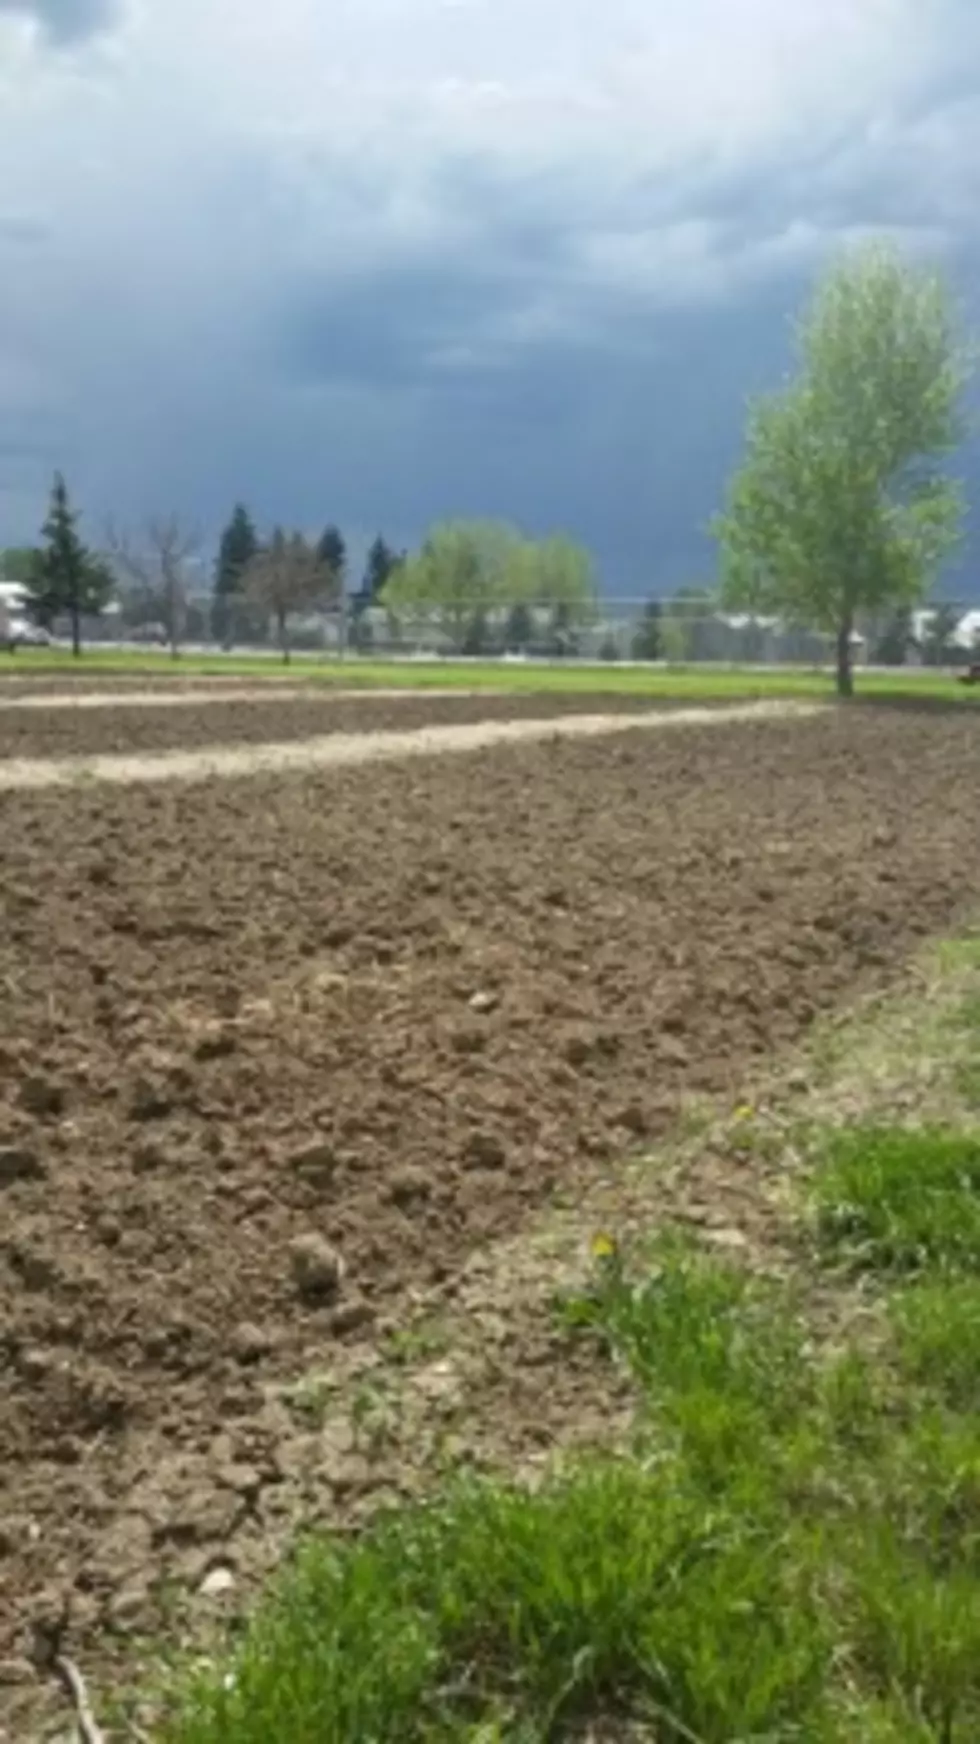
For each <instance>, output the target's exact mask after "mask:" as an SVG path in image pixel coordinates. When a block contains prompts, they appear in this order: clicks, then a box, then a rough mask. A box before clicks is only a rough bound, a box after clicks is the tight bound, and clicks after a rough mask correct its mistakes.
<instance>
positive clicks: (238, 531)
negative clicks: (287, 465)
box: [211, 503, 261, 642]
mask: <svg viewBox="0 0 980 1744" xmlns="http://www.w3.org/2000/svg"><path fill="white" fill-rule="evenodd" d="M260 549H261V547H260V545H259V536H258V534H257V532H256V531H255V523H254V522H253V520H252V517H251V515H250V514H249V512H248V510H247V508H246V507H245V505H244V503H236V504H235V507H234V510H233V511H232V516H231V520H230V521H229V522H228V525H227V527H226V528H225V530H224V532H223V533H222V535H221V543H220V545H219V546H218V560H217V563H216V564H215V571H214V603H213V607H212V612H211V628H212V631H213V633H214V635H215V636H216V637H217V638H218V640H219V641H221V642H224V641H226V640H227V639H228V637H229V635H230V634H231V631H232V628H233V620H234V612H233V604H234V601H235V600H236V598H238V597H240V596H241V593H242V580H243V577H244V574H245V571H246V569H247V568H248V566H249V564H250V563H251V562H252V560H253V558H255V557H257V556H258V554H259V551H260Z"/></svg>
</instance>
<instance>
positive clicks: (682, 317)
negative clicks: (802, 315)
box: [0, 0, 980, 594]
mask: <svg viewBox="0 0 980 1744" xmlns="http://www.w3.org/2000/svg"><path fill="white" fill-rule="evenodd" d="M882 230H885V231H888V232H889V233H891V234H893V235H896V236H898V237H899V238H900V239H902V240H903V241H905V242H907V244H908V246H909V247H910V248H914V249H917V250H921V251H924V252H926V253H931V254H933V255H937V256H940V257H942V258H944V259H945V260H946V261H947V262H948V264H949V266H950V269H951V270H952V271H953V272H954V273H955V274H956V275H957V276H958V278H959V280H960V282H961V283H962V285H963V287H964V290H967V291H968V289H969V263H970V262H971V260H972V261H974V262H976V261H978V260H980V249H978V247H977V243H978V240H980V237H978V231H980V6H978V4H977V0H683V4H681V3H680V0H604V3H603V4H601V5H597V4H596V3H595V0H274V3H267V0H0V544H2V543H7V542H10V541H13V540H16V539H20V538H27V537H32V536H33V535H34V532H35V530H36V526H37V523H38V521H39V519H40V518H41V516H42V514H43V509H44V499H45V494H46V490H47V487H48V484H49V482H50V475H51V472H52V470H53V469H54V467H56V466H60V467H62V468H63V469H64V470H65V472H66V473H67V475H68V479H69V485H70V487H71V488H72V489H73V491H74V493H75V494H76V495H77V497H78V499H79V501H80V503H81V505H82V506H83V507H84V509H85V510H86V525H87V527H88V528H89V531H90V534H92V535H93V536H95V535H97V532H98V528H99V525H100V523H101V519H102V517H103V516H104V515H105V514H106V513H107V512H109V511H110V510H111V511H114V512H115V514H116V515H117V517H118V518H121V519H122V520H127V519H131V520H135V519H136V518H138V517H139V516H140V515H141V514H143V513H146V512H152V511H163V510H170V509H174V508H175V509H178V510H179V511H181V512H182V513H183V514H186V515H187V516H188V517H189V518H190V519H192V520H194V521H196V522H197V523H198V524H199V525H200V526H201V527H202V529H204V530H206V531H207V532H208V533H209V534H210V533H213V532H215V531H216V530H217V529H218V527H219V526H220V524H221V523H222V521H223V520H224V519H226V517H227V513H228V510H229V509H230V507H231V505H232V503H233V501H234V500H235V499H236V498H238V497H242V498H244V499H245V500H246V501H247V502H248V503H249V504H250V505H251V506H252V507H253V508H254V511H255V513H256V515H257V516H258V518H259V519H260V521H263V522H268V521H271V520H272V519H281V520H284V521H288V522H291V523H296V524H299V525H303V526H307V527H310V528H313V527H315V526H318V525H320V524H322V523H323V522H324V521H326V520H330V519H336V520H337V521H339V522H340V524H341V525H342V526H343V527H344V528H345V530H347V531H349V532H350V533H351V534H352V536H353V538H354V542H355V544H358V543H360V541H361V540H362V539H364V538H365V537H366V536H368V535H369V534H371V533H373V532H374V531H375V530H376V529H377V528H379V527H380V528H382V529H383V530H384V531H385V532H386V533H387V534H388V535H389V537H390V538H392V539H394V540H397V541H399V542H401V543H409V542H412V541H414V540H415V539H416V538H417V537H418V536H419V534H420V533H421V532H422V531H423V530H424V528H425V526H426V524H427V523H428V522H429V521H430V520H432V519H434V518H436V517H439V516H444V515H456V514H465V515H469V514H486V515H495V516H502V517H506V518H508V519H512V520H514V521H516V522H518V523H520V524H522V525H523V526H525V527H526V528H527V529H528V530H529V531H540V532H544V531H548V530H551V529H554V528H562V529H566V530H568V531H569V532H571V533H572V534H574V535H576V536H578V537H580V538H582V539H584V540H586V541H588V542H589V543H590V544H591V545H592V546H593V547H594V549H595V550H596V552H597V555H598V557H599V559H600V563H601V566H602V570H603V573H604V576H605V578H606V582H607V585H608V586H609V587H610V588H611V589H613V590H615V591H619V592H628V593H636V594H640V593H644V592H645V591H647V589H648V588H649V587H656V588H659V589H660V590H662V591H664V590H667V589H669V588H670V587H671V586H675V585H679V584H681V583H683V582H685V581H690V580H694V579H701V578H703V577H704V576H705V574H707V575H708V576H709V577H710V574H711V566H712V550H711V546H710V543H709V542H708V541H707V539H706V538H705V537H704V533H703V527H704V523H705V521H706V519H707V517H708V516H709V515H710V514H711V513H712V511H713V510H714V509H715V508H716V507H717V506H718V503H719V500H720V495H721V492H722V489H723V483H724V477H725V473H726V470H727V468H728V467H729V465H730V464H731V462H732V461H733V459H735V458H736V456H737V454H738V451H739V444H740V433H741V424H742V409H743V402H744V397H745V395H746V393H747V392H750V391H752V390H754V389H757V388H760V387H764V386H766V385H777V384H778V382H779V380H780V376H781V372H782V371H783V369H784V368H785V367H786V363H787V358H788V342H789V341H788V332H787V317H788V315H789V313H790V312H791V311H792V310H793V309H794V308H795V307H797V305H798V303H799V299H800V296H801V294H802V292H803V291H804V289H805V287H806V284H807V283H808V281H809V279H810V277H811V275H812V273H813V271H814V270H815V268H816V267H817V266H818V265H819V263H820V262H821V261H822V260H824V259H825V258H826V256H827V254H828V252H829V251H831V250H832V249H833V248H834V247H835V246H837V245H839V244H841V243H842V242H845V241H847V240H848V239H851V238H854V237H859V236H861V235H864V234H867V233H869V232H878V231H882ZM976 482H977V486H978V490H980V477H978V479H977V480H976Z"/></svg>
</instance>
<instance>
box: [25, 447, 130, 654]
mask: <svg viewBox="0 0 980 1744" xmlns="http://www.w3.org/2000/svg"><path fill="white" fill-rule="evenodd" d="M77 522H78V516H77V514H76V513H75V511H74V510H73V509H72V507H71V503H70V502H69V498H68V487H67V485H66V484H65V480H64V478H63V476H62V474H61V473H60V472H58V473H55V479H54V486H53V488H52V491H51V503H50V507H49V509H48V518H47V520H46V521H45V523H44V526H43V528H42V535H41V536H42V540H43V543H42V545H41V547H40V552H39V555H38V559H37V562H36V563H35V564H34V565H33V566H32V569H31V572H30V574H29V575H28V576H27V579H26V581H25V586H26V588H27V592H28V608H29V610H30V613H31V616H32V617H33V618H35V619H36V621H37V622H38V623H41V624H46V625H48V626H50V625H51V624H52V623H53V621H54V619H55V618H56V617H57V616H58V615H59V614H60V613H62V612H66V613H67V614H68V616H69V617H70V619H71V641H72V652H73V653H74V654H75V656H76V657H77V656H78V655H79V654H80V653H81V651H82V623H81V620H82V618H83V616H85V615H87V614H91V615H95V614H97V613H99V612H101V611H103V610H104V609H105V606H106V605H107V604H108V601H109V599H110V597H111V595H112V589H113V581H112V574H111V572H110V570H109V569H108V568H107V566H106V565H105V564H104V563H102V562H101V561H100V560H99V559H98V558H96V557H95V556H93V554H92V553H91V552H90V551H88V550H87V549H86V547H85V546H84V545H83V543H82V541H81V539H80V538H79V535H78V526H77Z"/></svg>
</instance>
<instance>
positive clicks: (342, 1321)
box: [330, 1302, 375, 1338]
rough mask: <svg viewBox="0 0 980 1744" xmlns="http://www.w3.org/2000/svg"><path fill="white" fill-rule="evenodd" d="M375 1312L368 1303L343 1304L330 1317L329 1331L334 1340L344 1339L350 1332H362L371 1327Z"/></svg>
mask: <svg viewBox="0 0 980 1744" xmlns="http://www.w3.org/2000/svg"><path fill="white" fill-rule="evenodd" d="M374 1320H375V1312H374V1309H373V1308H372V1307H371V1304H370V1302H345V1303H343V1305H342V1306H341V1307H340V1308H335V1309H334V1312H333V1313H332V1314H331V1316H330V1330H331V1332H332V1333H333V1334H334V1336H335V1337H336V1338H346V1337H347V1335H348V1334H349V1333H351V1332H362V1331H364V1330H365V1328H366V1327H368V1326H373V1325H374Z"/></svg>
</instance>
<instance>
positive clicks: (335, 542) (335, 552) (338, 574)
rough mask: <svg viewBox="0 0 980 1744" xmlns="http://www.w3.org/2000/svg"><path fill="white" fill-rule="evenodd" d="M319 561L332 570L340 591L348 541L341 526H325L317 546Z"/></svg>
mask: <svg viewBox="0 0 980 1744" xmlns="http://www.w3.org/2000/svg"><path fill="white" fill-rule="evenodd" d="M316 555H317V561H318V562H319V563H322V565H323V567H324V569H327V570H329V571H330V574H331V575H332V576H333V577H334V580H335V582H336V584H337V591H338V592H339V591H340V581H341V578H342V576H343V573H344V570H345V568H346V565H347V542H346V540H345V539H344V535H343V533H342V532H341V531H340V528H339V527H334V526H332V525H331V526H329V527H325V528H324V531H323V534H322V536H321V538H320V540H319V542H318V544H317V548H316Z"/></svg>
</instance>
